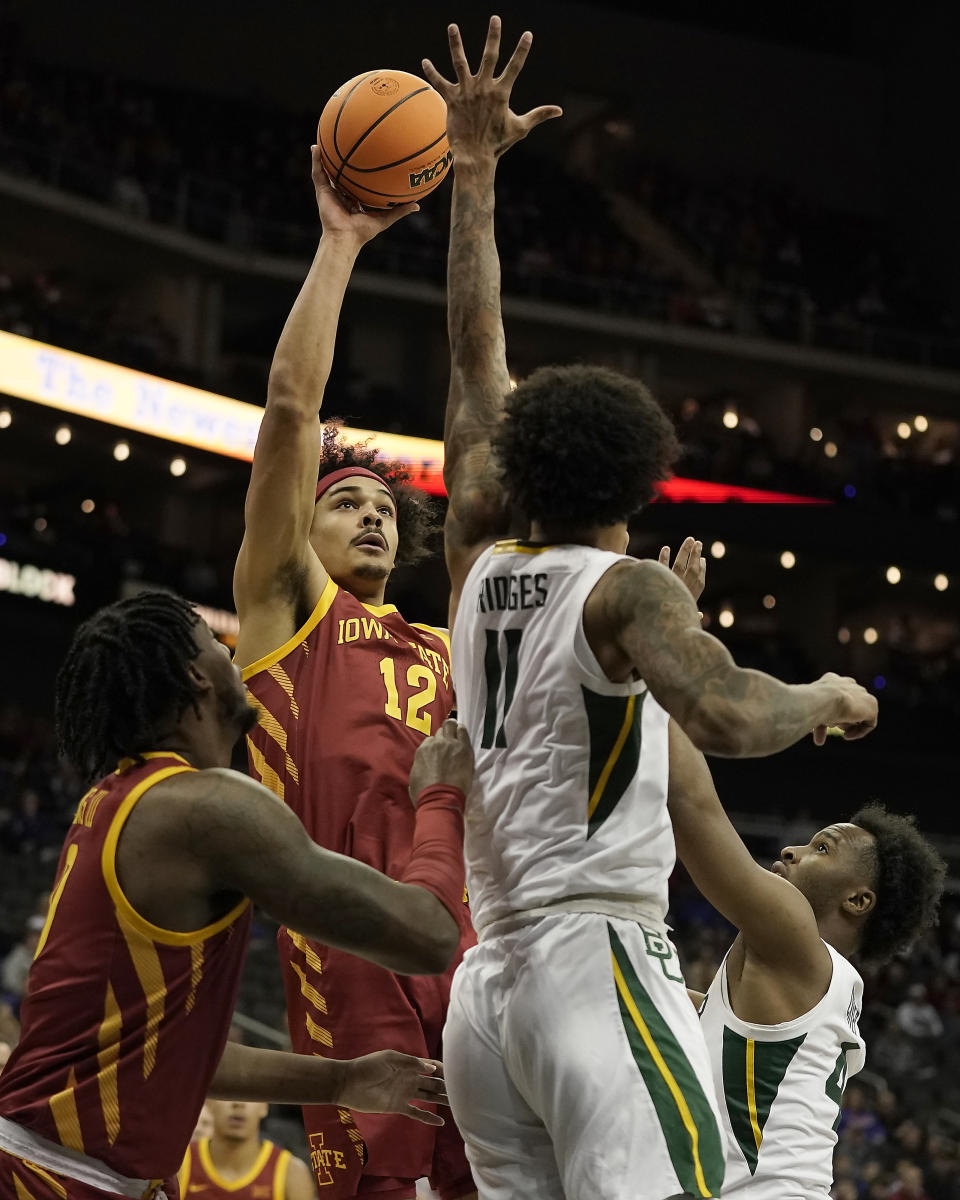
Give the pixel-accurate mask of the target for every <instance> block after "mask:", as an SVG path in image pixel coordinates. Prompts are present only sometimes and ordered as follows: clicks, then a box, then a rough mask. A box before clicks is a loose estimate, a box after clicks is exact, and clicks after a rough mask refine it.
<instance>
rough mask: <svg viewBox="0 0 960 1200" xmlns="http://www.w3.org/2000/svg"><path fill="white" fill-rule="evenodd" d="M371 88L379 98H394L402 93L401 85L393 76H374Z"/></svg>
mask: <svg viewBox="0 0 960 1200" xmlns="http://www.w3.org/2000/svg"><path fill="white" fill-rule="evenodd" d="M370 87H371V88H372V89H373V91H374V92H376V94H377V95H378V96H392V95H393V93H394V92H399V91H400V84H399V82H398V81H397V80H396V79H394V78H393V76H392V75H374V77H373V79H371V80H370Z"/></svg>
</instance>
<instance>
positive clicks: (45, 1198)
mask: <svg viewBox="0 0 960 1200" xmlns="http://www.w3.org/2000/svg"><path fill="white" fill-rule="evenodd" d="M166 1193H167V1196H168V1197H169V1200H177V1181H176V1178H174V1179H171V1180H168V1181H167V1184H166ZM148 1195H149V1193H148ZM0 1200H125V1198H124V1197H123V1196H120V1195H118V1194H117V1193H116V1192H105V1191H102V1190H101V1189H100V1188H95V1187H91V1186H90V1185H89V1184H88V1183H80V1182H79V1181H78V1180H76V1179H71V1178H70V1177H69V1176H67V1175H58V1174H57V1173H56V1172H55V1171H48V1170H46V1169H45V1168H43V1167H37V1166H34V1164H33V1163H31V1162H27V1160H26V1159H23V1158H17V1157H16V1155H14V1154H8V1153H7V1151H6V1150H0ZM144 1200H147V1198H146V1197H145V1198H144Z"/></svg>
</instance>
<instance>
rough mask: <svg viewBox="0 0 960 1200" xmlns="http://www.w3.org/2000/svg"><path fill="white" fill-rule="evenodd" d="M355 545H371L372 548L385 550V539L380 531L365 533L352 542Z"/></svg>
mask: <svg viewBox="0 0 960 1200" xmlns="http://www.w3.org/2000/svg"><path fill="white" fill-rule="evenodd" d="M353 544H354V545H355V546H371V547H372V548H373V549H374V550H386V548H387V539H386V538H385V537H384V536H383V534H382V533H365V534H364V535H363V537H359V538H357V539H356V541H355V542H354V543H353Z"/></svg>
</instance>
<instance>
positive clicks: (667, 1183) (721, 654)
mask: <svg viewBox="0 0 960 1200" xmlns="http://www.w3.org/2000/svg"><path fill="white" fill-rule="evenodd" d="M448 32H449V36H450V50H451V57H452V60H453V71H454V75H455V77H456V78H455V81H454V82H450V81H448V80H446V79H444V78H443V77H442V76H441V75H440V74H439V73H438V72H437V70H436V68H435V67H434V66H433V65H432V64H431V63H430V62H427V61H425V62H424V64H423V70H424V73H425V75H426V77H427V78H428V80H429V81H430V83H431V84H432V85H433V86H434V87H435V88H437V90H438V91H439V92H440V93H441V94H442V95H443V97H444V99H445V100H446V103H447V136H448V138H449V141H450V147H451V150H452V152H453V156H454V165H455V175H454V187H453V207H452V213H451V226H450V229H451V232H450V255H449V260H448V289H447V296H448V305H449V313H448V326H449V334H450V348H451V377H450V392H449V397H448V404H447V413H446V424H445V430H444V446H445V461H444V481H445V483H446V488H447V495H448V497H449V507H448V511H447V518H446V525H445V531H444V533H445V552H446V558H447V565H448V568H449V570H450V581H451V627H452V629H453V637H454V641H455V643H456V647H457V649H456V650H455V653H454V672H455V677H456V682H457V695H458V705H459V708H460V713H461V717H462V718H463V717H464V714H465V713H469V714H470V716H469V717H468V718H466V720H467V723H468V728H469V730H470V734H471V737H472V740H473V742H474V748H475V751H476V752H477V753H478V755H479V756H480V758H481V760H482V762H481V765H480V770H479V772H478V786H477V787H476V788H475V789H474V793H473V795H472V796H471V799H470V803H469V806H468V807H469V813H468V823H469V832H468V835H467V836H468V839H469V841H470V849H469V851H468V853H469V856H470V862H471V864H472V865H471V879H472V885H471V886H473V887H474V888H475V889H476V893H477V894H476V895H475V896H473V897H472V899H473V901H474V905H475V918H476V920H477V921H478V922H479V924H480V927H481V942H480V945H479V946H478V947H477V948H476V950H474V951H470V952H469V953H468V956H467V958H466V959H465V960H464V964H463V967H462V969H461V971H460V973H459V975H458V977H457V982H456V987H455V993H454V995H453V997H452V998H451V1009H450V1018H449V1020H448V1023H447V1027H446V1030H445V1034H444V1059H445V1065H446V1074H447V1079H448V1092H449V1095H450V1100H451V1105H452V1107H453V1112H454V1116H455V1117H456V1120H457V1124H458V1126H459V1128H460V1130H461V1132H462V1133H463V1134H464V1138H465V1141H466V1144H467V1153H468V1156H469V1158H470V1162H471V1166H472V1168H473V1172H474V1177H475V1179H476V1182H477V1186H478V1192H479V1195H480V1197H481V1200H494V1198H496V1200H513V1198H514V1197H520V1196H522V1197H523V1198H524V1200H541V1198H542V1200H546V1198H550V1200H560V1198H561V1197H567V1200H581V1198H582V1200H587V1197H589V1198H590V1200H594V1198H595V1197H597V1196H602V1197H604V1200H621V1198H622V1200H666V1198H668V1197H676V1196H680V1195H692V1196H704V1197H706V1196H713V1195H716V1194H717V1193H718V1190H719V1186H720V1169H719V1165H718V1163H717V1161H716V1160H717V1157H718V1156H717V1153H716V1139H717V1129H716V1124H715V1119H714V1114H713V1101H712V1099H711V1095H710V1093H711V1091H712V1089H711V1086H710V1080H709V1072H708V1069H707V1065H706V1061H705V1054H704V1045H703V1041H702V1037H701V1035H700V1033H699V1027H698V1026H695V1025H693V1024H691V1023H690V1020H689V1017H690V1015H691V1013H692V1010H685V1009H684V1007H683V1005H682V1004H678V1003H677V1002H676V1000H677V996H678V995H680V994H681V993H680V988H681V987H682V984H681V981H680V979H679V972H678V971H677V969H676V957H675V955H674V953H673V949H672V947H671V945H670V943H669V940H668V938H667V937H666V930H665V928H664V927H663V926H662V915H663V912H664V909H665V894H664V887H663V882H664V881H665V878H666V873H667V872H668V871H669V867H670V864H671V862H672V858H673V850H672V845H671V841H670V838H669V835H668V833H667V832H666V829H665V822H664V813H663V808H664V805H665V801H666V798H665V784H666V779H665V761H664V758H665V756H664V750H663V742H664V736H663V722H664V719H665V718H664V716H663V713H668V714H669V715H670V716H672V717H674V718H675V719H676V720H677V721H679V723H680V724H681V725H682V726H683V728H684V729H686V730H687V732H688V733H689V734H690V736H691V738H692V739H693V741H694V742H695V743H696V744H697V745H698V746H699V747H700V748H701V749H705V750H708V751H709V752H711V753H716V754H727V755H733V756H746V755H763V754H773V753H775V752H776V751H778V750H781V749H784V748H785V747H787V746H789V745H791V744H792V743H793V742H795V741H797V740H799V739H800V738H802V737H803V736H804V735H805V734H807V733H808V732H810V731H811V730H814V731H815V737H816V740H817V741H818V742H822V740H823V738H824V737H825V727H826V726H827V725H829V724H839V725H843V726H844V728H845V730H846V733H847V736H848V737H858V736H862V735H863V734H865V733H868V732H870V730H871V729H872V728H873V726H874V725H875V723H876V701H875V700H874V699H873V698H872V697H871V696H869V695H868V694H867V693H866V692H865V691H864V690H863V689H862V688H860V687H859V686H858V685H857V684H856V683H855V682H854V681H853V680H845V679H840V678H839V677H838V676H835V675H830V676H824V677H823V679H821V680H819V681H818V682H816V683H813V684H808V685H805V686H800V687H791V686H788V685H786V684H783V683H781V682H779V681H778V680H776V679H773V678H771V677H770V676H769V675H764V674H762V673H760V672H757V671H747V670H743V669H742V668H740V667H738V666H737V665H736V663H735V662H734V661H733V659H732V658H731V656H730V654H729V653H728V652H727V651H726V649H725V648H724V647H723V645H722V644H721V643H720V642H719V641H717V640H716V639H715V638H713V637H711V636H710V635H709V634H707V633H705V632H704V631H703V630H701V628H700V623H699V619H698V616H697V610H696V605H695V604H694V603H693V601H692V600H691V597H690V593H689V592H688V591H687V590H686V588H685V587H684V585H683V583H682V582H680V581H679V580H678V579H676V578H675V576H674V575H673V574H671V572H670V571H669V570H668V569H666V568H664V567H663V566H661V565H660V564H658V563H656V562H637V561H634V560H631V559H627V558H625V557H624V553H625V551H626V548H627V543H628V540H629V539H628V531H627V519H628V518H629V517H630V516H631V515H632V514H633V513H635V512H637V511H638V510H639V509H640V508H641V507H642V506H643V504H644V503H645V502H646V501H647V500H648V499H649V498H650V496H651V495H652V493H653V490H654V485H655V484H656V482H657V481H658V480H661V479H664V478H666V477H667V475H668V474H669V471H670V466H671V463H672V461H673V460H674V459H675V457H676V454H677V451H678V447H677V443H676V438H675V435H674V432H673V428H672V426H671V424H670V422H669V420H668V419H667V417H666V415H665V414H664V412H663V410H662V409H661V408H660V406H659V405H658V404H657V402H656V401H655V400H654V399H653V397H652V396H651V395H650V393H649V392H648V391H647V389H646V388H645V387H644V386H643V384H642V383H640V382H639V381H637V380H633V379H628V378H626V377H625V376H622V375H618V374H616V373H615V372H612V371H608V370H604V369H602V368H592V367H582V366H577V367H555V368H545V369H542V370H540V371H538V372H535V373H534V374H533V375H532V376H531V377H530V378H529V379H527V380H525V381H524V382H522V383H521V384H520V386H519V387H518V388H517V390H516V391H515V392H513V393H512V395H511V392H510V377H509V373H508V371H507V363H506V353H505V348H504V335H503V325H502V322H501V316H500V297H499V291H500V270H499V260H498V257H497V249H496V242H495V239H494V223H493V213H494V175H495V171H496V167H497V164H498V162H499V161H500V157H501V156H502V154H503V153H504V151H506V150H507V149H509V147H510V146H511V145H513V144H514V143H515V142H517V141H519V140H520V139H521V138H523V137H525V136H526V135H527V133H529V132H530V131H531V130H532V129H533V128H534V127H535V126H536V125H537V124H539V123H540V122H541V121H543V120H545V119H547V118H549V117H555V116H559V115H560V110H559V109H557V108H553V107H542V108H538V109H534V110H532V111H531V112H528V113H526V114H524V115H522V116H521V115H517V114H515V113H513V112H512V111H511V110H510V106H509V105H510V92H511V89H512V86H513V83H514V81H515V80H516V78H517V75H518V74H519V72H520V70H521V67H522V65H523V62H524V59H525V58H526V56H527V53H528V51H529V47H530V42H531V36H530V35H529V34H524V35H523V36H522V37H521V39H520V42H519V44H518V46H517V48H516V50H515V51H514V54H513V56H512V57H511V58H510V60H509V62H508V63H507V64H506V66H505V67H504V69H503V71H502V72H501V74H500V75H495V71H496V66H497V60H498V57H499V48H500V22H499V19H498V18H496V17H494V18H491V21H490V25H489V29H488V32H487V41H486V45H485V47H484V52H483V57H482V60H481V62H480V66H479V69H478V70H477V71H476V72H475V73H474V72H472V71H471V69H470V66H469V64H468V62H467V59H466V56H465V54H464V50H463V46H462V43H461V40H460V34H459V31H458V30H457V28H456V26H450V28H449V31H448ZM508 397H509V399H508ZM512 530H513V531H515V532H519V533H522V534H523V535H524V536H526V537H529V538H530V540H531V543H532V544H531V545H528V546H527V547H526V548H527V549H537V548H538V547H542V546H545V545H555V546H557V547H558V548H557V549H556V550H554V551H548V552H545V553H544V555H542V556H539V555H535V554H523V553H522V552H520V553H516V554H515V555H514V553H513V552H512V551H516V550H518V547H516V546H514V547H513V548H512V550H511V551H507V552H505V553H503V554H500V555H497V554H494V552H493V551H492V550H491V547H492V546H493V544H494V543H496V542H498V541H499V540H501V539H504V538H506V537H508V536H509V534H510V532H511V531H512ZM560 547H564V549H560ZM692 548H693V542H692V541H690V542H688V543H687V544H685V548H684V550H683V551H682V552H681V557H682V556H683V554H684V553H685V554H686V555H687V556H688V557H689V555H690V553H691V551H692ZM520 549H521V551H522V548H520ZM481 556H484V561H483V562H482V563H479V562H478V560H479V559H480V558H481ZM550 556H552V558H551V557H550ZM501 560H502V561H503V562H504V564H507V562H508V560H509V563H510V566H511V569H509V570H507V569H505V568H504V569H503V570H501V569H500V566H499V564H500V561H501ZM538 560H539V561H542V562H545V563H546V562H549V563H550V571H549V572H547V574H548V575H549V577H550V578H549V580H548V583H547V590H546V594H545V595H544V594H543V593H538V590H537V580H536V575H537V573H538V569H539V568H538V567H537V565H536V564H537V563H538ZM514 562H516V563H517V564H519V563H520V562H523V563H524V564H525V565H524V566H523V567H520V566H517V567H514V566H513V563H514ZM565 564H566V565H565ZM587 564H589V566H588V565H587ZM471 572H472V573H473V579H474V583H471V584H469V585H468V584H467V578H468V576H469V575H471ZM587 573H589V574H587ZM498 574H499V575H507V576H510V577H514V576H516V577H519V578H518V579H517V581H516V582H508V583H507V584H506V585H504V583H503V582H501V583H500V584H496V583H494V582H493V578H494V577H495V576H497V575H498ZM488 576H489V577H490V579H491V584H490V586H491V588H492V589H493V591H492V598H493V606H492V608H490V609H487V610H485V608H482V607H481V598H482V596H486V595H487V593H486V583H485V582H483V583H481V580H486V578H487V577H488ZM524 577H526V579H527V582H526V584H525V583H524ZM588 579H590V580H591V581H592V586H591V588H590V589H587V588H586V587H585V586H583V584H585V583H586V581H587V580H588ZM541 582H542V581H541ZM554 585H555V587H554ZM481 586H482V587H483V592H482V593H481ZM504 586H506V588H507V591H506V593H503V591H502V589H503V588H504ZM498 589H500V590H499V592H498ZM551 591H552V595H553V597H554V599H551V598H550V597H551ZM541 595H542V596H543V603H542V604H539V605H538V603H537V600H538V598H539V597H540V596H541ZM501 598H502V599H503V600H504V601H505V604H506V608H505V609H501V608H500V600H501ZM483 603H484V605H485V604H486V601H485V600H483ZM511 605H513V606H514V607H511ZM525 605H526V607H524V606H525ZM531 606H532V607H531ZM458 610H459V615H458ZM521 618H522V621H521ZM547 624H549V625H550V627H551V629H552V630H553V637H554V638H555V639H560V638H561V637H563V638H567V639H568V640H567V641H566V643H561V642H559V641H558V644H557V647H556V649H557V654H556V656H552V655H551V656H550V657H549V658H544V657H543V656H544V655H548V654H550V650H549V646H548V639H544V638H540V639H539V640H538V639H537V638H536V637H535V636H534V626H535V625H538V627H545V626H546V625H547ZM528 633H529V634H530V637H531V638H533V640H531V641H529V642H528V641H527V640H525V639H526V637H527V634H528ZM488 635H489V638H488ZM518 635H519V637H518ZM534 646H536V647H538V651H539V653H538V655H532V654H531V648H532V647H534ZM467 657H469V658H470V659H471V661H472V662H473V663H474V664H475V669H473V670H470V669H469V668H468V667H467V665H466V658H467ZM495 658H496V662H495ZM497 664H498V665H497ZM488 667H489V669H488ZM497 669H499V672H500V679H499V680H498V681H495V680H494V676H495V675H496V672H497ZM554 669H556V671H557V672H559V674H558V675H557V676H556V677H552V675H551V672H552V671H553V670H554ZM488 677H489V679H490V680H491V682H495V683H496V686H495V687H491V688H489V689H488V685H487V680H488ZM583 689H586V690H587V691H588V692H590V693H591V695H592V696H593V697H597V698H599V699H598V700H593V699H588V698H585V696H584V691H583ZM488 690H489V691H492V692H494V693H495V697H494V699H493V702H492V703H490V704H489V705H488ZM641 697H642V699H641ZM588 705H594V707H595V709H596V711H595V712H594V714H593V723H592V724H591V717H590V716H589V715H588ZM601 708H603V709H605V712H606V715H607V717H608V719H609V717H610V714H611V713H612V714H613V716H614V718H616V717H619V724H618V725H617V729H616V731H615V732H613V734H612V736H611V726H612V724H614V721H613V720H608V721H604V720H602V719H600V716H599V712H600V709H601ZM661 710H662V711H661ZM514 712H516V713H524V714H526V717H527V720H528V722H529V727H527V726H526V725H524V727H523V728H521V727H520V726H519V725H518V723H517V722H516V721H514V720H512V718H511V714H514ZM559 715H562V724H563V732H562V734H558V733H557V731H556V725H555V718H556V717H557V716H559ZM511 736H513V737H514V738H516V739H517V741H515V742H514V744H511V741H510V739H511ZM487 743H489V744H487ZM518 746H519V747H520V749H518V748H517V747H518ZM491 788H492V789H493V790H490V789H491ZM521 795H523V796H524V797H525V799H526V803H525V804H524V803H522V802H521V799H520V797H521ZM554 797H555V798H556V801H557V813H556V814H553V810H552V804H551V799H552V798H554ZM614 798H616V802H615V803H614V802H613V801H614ZM578 806H579V812H577V808H578ZM494 814H498V815H499V816H500V818H502V819H503V820H504V821H506V822H507V823H508V824H509V826H510V828H511V830H512V833H511V835H510V836H509V837H502V836H501V833H500V829H499V826H497V827H496V830H495V822H494V820H493V815H494ZM534 814H536V815H534ZM548 816H549V822H548V823H547V817H548ZM591 822H592V827H591ZM483 830H486V834H483V833H482V831H483ZM615 831H619V833H620V834H621V835H622V836H623V837H624V839H625V840H629V841H630V844H631V845H632V846H634V847H638V843H639V842H640V840H641V838H640V831H645V832H646V833H647V835H648V836H649V837H651V838H652V839H653V841H654V844H655V849H656V854H654V853H652V852H651V853H649V854H648V853H647V852H646V850H644V851H643V857H642V858H641V860H640V861H639V862H637V863H636V864H635V867H634V869H633V870H632V871H631V869H630V864H628V863H627V862H626V861H625V855H622V854H620V852H619V850H618V846H617V837H616V832H615ZM541 833H542V834H543V840H542V841H541V839H540V836H539V835H540V834H541ZM487 835H489V837H488V838H487V840H486V841H485V840H484V839H485V837H487ZM494 836H495V837H496V842H495V843H494V841H493V840H492V839H493V837H494ZM514 839H516V840H517V843H518V844H517V848H516V851H515V852H514V850H513V848H512V846H513V841H514ZM608 867H609V870H607V868H608ZM474 874H475V876H476V877H475V879H474V878H473V876H474ZM560 905H562V907H560Z"/></svg>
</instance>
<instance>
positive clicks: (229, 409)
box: [0, 330, 829, 504]
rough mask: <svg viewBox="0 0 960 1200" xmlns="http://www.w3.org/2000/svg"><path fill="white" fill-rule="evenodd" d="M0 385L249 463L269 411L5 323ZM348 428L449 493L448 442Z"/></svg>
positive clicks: (425, 483)
mask: <svg viewBox="0 0 960 1200" xmlns="http://www.w3.org/2000/svg"><path fill="white" fill-rule="evenodd" d="M0 392H2V393H4V394H6V395H8V396H16V397H18V398H19V399H21V400H30V401H32V402H33V403H35V404H42V405H44V406H45V407H47V408H54V409H58V410H59V411H60V412H65V413H74V414H75V415H76V416H80V417H89V418H91V419H92V420H95V421H104V422H105V423H107V424H109V425H115V426H119V427H120V428H122V429H132V430H135V431H137V432H139V433H146V434H150V435H151V436H153V437H160V438H166V439H167V440H169V441H171V442H176V443H178V444H179V445H181V446H194V447H196V448H197V449H198V450H206V451H208V452H210V453H212V454H223V455H225V456H228V457H230V458H239V459H244V460H246V461H247V462H249V461H250V460H251V459H252V458H253V448H254V446H255V445H256V441H257V431H258V429H259V428H260V421H261V420H262V418H263V409H262V408H260V407H259V406H258V405H256V404H247V403H245V402H244V401H242V400H233V399H231V398H230V397H229V396H218V395H217V394H216V393H215V392H207V391H204V390H203V389H202V388H195V387H189V386H188V385H187V384H183V383H174V382H173V381H172V380H169V379H161V378H160V377H159V376H156V375H147V374H146V373H145V372H143V371H135V370H132V369H131V368H129V367H120V366H117V364H116V363H109V362H104V361H103V360H102V359H99V358H90V357H89V356H88V355H86V354H76V353H75V352H74V351H72V350H62V349H60V348H59V347H58V346H50V345H47V344H46V343H44V342H38V341H34V340H33V339H32V338H26V337H21V336H20V335H19V334H15V333H7V332H5V331H3V330H0ZM343 432H344V435H345V436H346V438H347V439H349V440H351V441H364V440H366V439H368V438H369V439H371V440H373V441H374V443H375V445H376V446H377V447H378V449H379V450H380V453H381V455H382V456H383V457H384V458H390V459H398V460H400V461H401V462H403V463H405V464H406V465H407V467H408V469H409V471H410V475H411V477H412V480H413V482H414V483H415V484H416V485H417V486H418V487H421V488H423V490H424V491H426V492H429V493H430V494H431V495H434V496H444V495H446V491H445V489H444V486H443V443H442V442H438V441H434V440H432V439H430V438H418V437H406V436H405V435H402V434H397V433H382V432H379V431H377V430H375V429H354V428H351V427H349V426H344V430H343ZM659 491H660V496H661V497H662V498H663V499H664V500H673V501H697V502H699V503H701V504H718V503H725V502H728V501H734V502H738V503H741V504H825V503H829V501H824V500H817V499H813V498H811V497H809V496H794V495H790V494H788V493H785V492H773V491H761V490H759V489H757V488H748V487H737V486H736V485H732V484H719V483H707V482H703V481H700V480H695V479H671V480H669V481H668V482H667V483H665V484H663V485H662V486H661V487H660V489H659Z"/></svg>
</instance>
